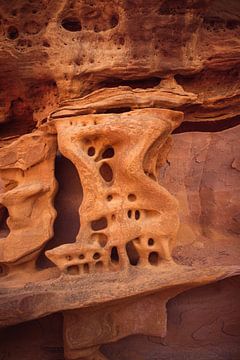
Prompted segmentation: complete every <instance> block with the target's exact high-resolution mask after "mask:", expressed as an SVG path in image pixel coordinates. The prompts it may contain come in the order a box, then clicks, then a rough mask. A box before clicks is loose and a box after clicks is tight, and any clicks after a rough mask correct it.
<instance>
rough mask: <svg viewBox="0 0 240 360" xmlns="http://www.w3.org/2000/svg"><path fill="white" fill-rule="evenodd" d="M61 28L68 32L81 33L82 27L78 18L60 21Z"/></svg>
mask: <svg viewBox="0 0 240 360" xmlns="http://www.w3.org/2000/svg"><path fill="white" fill-rule="evenodd" d="M62 27H63V28H64V29H65V30H68V31H72V32H75V31H81V30H82V25H81V22H80V20H79V19H78V18H75V17H68V18H65V19H63V20H62Z"/></svg>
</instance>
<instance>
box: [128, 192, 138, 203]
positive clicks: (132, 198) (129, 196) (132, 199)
mask: <svg viewBox="0 0 240 360" xmlns="http://www.w3.org/2000/svg"><path fill="white" fill-rule="evenodd" d="M136 199H137V197H136V195H134V194H129V195H128V200H129V201H136Z"/></svg>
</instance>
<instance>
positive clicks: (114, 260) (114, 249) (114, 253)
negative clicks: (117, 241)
mask: <svg viewBox="0 0 240 360" xmlns="http://www.w3.org/2000/svg"><path fill="white" fill-rule="evenodd" d="M111 261H112V263H119V255H118V249H117V247H116V246H113V247H112V250H111Z"/></svg>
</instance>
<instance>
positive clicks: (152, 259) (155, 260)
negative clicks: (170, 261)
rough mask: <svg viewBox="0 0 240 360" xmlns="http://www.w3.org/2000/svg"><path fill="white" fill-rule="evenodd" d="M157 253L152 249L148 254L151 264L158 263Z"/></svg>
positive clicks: (155, 264)
mask: <svg viewBox="0 0 240 360" xmlns="http://www.w3.org/2000/svg"><path fill="white" fill-rule="evenodd" d="M158 260H159V257H158V253H157V252H156V251H153V252H151V253H150V254H149V256H148V261H149V263H150V264H151V265H154V266H157V265H158Z"/></svg>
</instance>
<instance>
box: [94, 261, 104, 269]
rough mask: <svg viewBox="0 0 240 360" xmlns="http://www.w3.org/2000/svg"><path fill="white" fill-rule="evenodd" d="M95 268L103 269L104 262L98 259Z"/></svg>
mask: <svg viewBox="0 0 240 360" xmlns="http://www.w3.org/2000/svg"><path fill="white" fill-rule="evenodd" d="M95 268H96V269H102V268H103V262H102V261H97V262H96V264H95Z"/></svg>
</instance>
